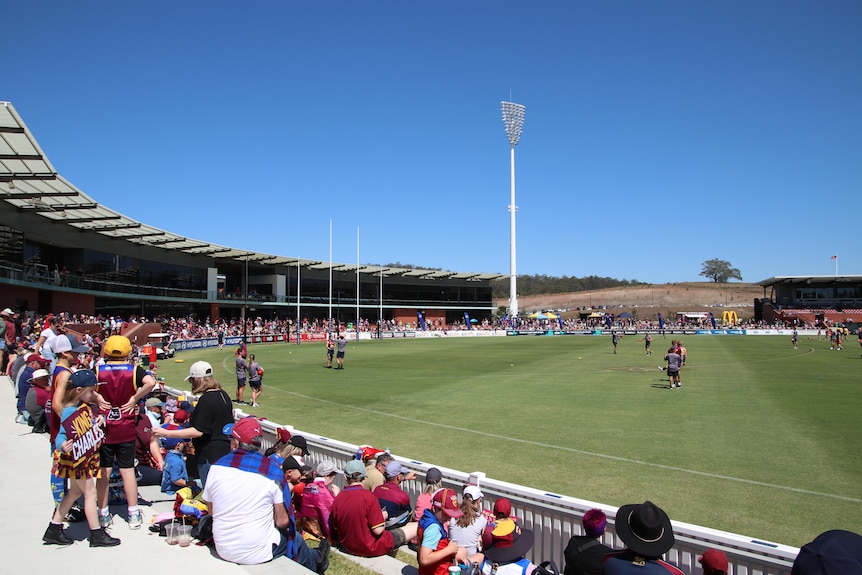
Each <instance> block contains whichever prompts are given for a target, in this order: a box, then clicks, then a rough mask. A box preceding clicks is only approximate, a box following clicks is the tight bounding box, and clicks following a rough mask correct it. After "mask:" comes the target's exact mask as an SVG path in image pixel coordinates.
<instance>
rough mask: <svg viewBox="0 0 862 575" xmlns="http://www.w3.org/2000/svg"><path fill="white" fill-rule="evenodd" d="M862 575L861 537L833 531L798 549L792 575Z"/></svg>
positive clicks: (856, 534) (837, 530)
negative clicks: (853, 574)
mask: <svg viewBox="0 0 862 575" xmlns="http://www.w3.org/2000/svg"><path fill="white" fill-rule="evenodd" d="M860 572H862V535H859V534H858V533H853V532H852V531H844V530H842V529H834V530H832V531H826V532H824V533H821V534H820V535H818V536H817V537H816V538H815V539H814V541H812V542H811V543H806V544H805V545H803V546H802V548H801V549H800V550H799V555H797V556H796V560H795V561H794V562H793V569H792V570H791V571H790V573H791V574H792V575H849V574H850V573H860Z"/></svg>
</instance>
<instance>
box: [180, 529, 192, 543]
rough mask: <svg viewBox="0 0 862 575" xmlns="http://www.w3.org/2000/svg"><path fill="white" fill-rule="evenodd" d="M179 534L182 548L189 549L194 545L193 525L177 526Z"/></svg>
mask: <svg viewBox="0 0 862 575" xmlns="http://www.w3.org/2000/svg"><path fill="white" fill-rule="evenodd" d="M177 532H178V533H179V537H178V539H179V543H180V547H188V546H189V545H191V544H192V526H191V525H177Z"/></svg>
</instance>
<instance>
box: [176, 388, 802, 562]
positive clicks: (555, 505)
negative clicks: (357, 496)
mask: <svg viewBox="0 0 862 575" xmlns="http://www.w3.org/2000/svg"><path fill="white" fill-rule="evenodd" d="M166 390H167V391H168V392H169V393H172V394H175V395H177V394H182V393H183V392H181V391H179V390H173V389H170V388H168V389H166ZM245 415H247V414H245V413H243V412H242V411H241V410H239V409H237V410H235V416H236V417H237V418H240V417H244V416H245ZM261 424H262V427H263V430H264V449H265V448H267V447H270V446H271V445H273V444H274V443H275V440H276V435H275V433H276V432H275V430H276V428H278V427H286V428H287V429H289V430H290V431H291V433H293V434H297V435H302V436H303V437H305V439H306V441H307V442H308V449H309V451H310V454H309V455H308V456H307V457H306V458H305V460H306V463H308V464H309V465H312V466H315V467H316V466H317V464H318V463H320V462H321V461H324V460H330V461H333V462H334V463H335V464H336V465H338V467H339V468H343V467H344V465H345V463H346V462H347V461H349V460H350V459H353V458H354V457H355V455H356V452H357V450H358V449H359V446H358V445H353V444H350V443H345V442H343V441H339V440H337V439H332V438H330V437H323V436H320V435H317V434H314V433H311V432H306V431H302V430H299V429H294V428H293V426H289V425H279V424H277V423H274V422H271V421H262V422H261ZM393 457H394V458H395V459H397V460H398V461H400V462H401V463H402V464H403V465H404V466H405V467H406V468H407V469H409V470H411V471H415V472H416V478H414V479H411V480H408V481H405V482H403V483H402V484H401V488H402V489H403V490H404V491H406V492H407V493H408V494H409V495H410V498H411V500H412V501H416V497H417V496H418V495H419V494H420V493H421V492H422V489H423V488H424V486H425V481H424V478H425V473H426V472H427V471H428V469H429V468H431V467H437V468H438V469H439V470H440V471H441V472H442V474H443V484H444V486H446V487H451V488H453V489H455V491H457V492H458V493H459V494H460V493H461V489H462V488H463V487H464V486H465V485H468V484H473V485H478V486H479V487H480V488H481V489H482V492H483V493H484V495H485V500H484V502H483V505H485V507H487V508H490V507H491V506H492V505H493V502H494V501H495V500H496V499H498V498H500V497H506V498H507V499H509V500H510V501H511V502H512V514H513V515H515V516H516V517H518V518H520V521H521V523H522V525H523V527H525V528H527V529H532V530H533V531H534V532H535V543H534V545H533V548H532V550H531V552H530V554H529V555H528V558H529V559H530V560H531V561H533V562H534V563H539V562H541V561H546V560H552V561H554V562H555V563H556V564H557V565H558V566H560V568H562V567H563V565H564V563H565V560H564V558H563V551H564V550H565V548H566V544H567V543H568V541H569V538H571V537H572V536H574V535H583V534H584V532H583V528H582V526H581V518H582V517H583V516H584V513H586V512H587V511H588V510H590V509H593V508H598V509H601V510H602V511H604V512H605V514H607V516H608V527H607V530H606V531H605V534H604V536H603V537H602V543H604V544H605V545H608V546H609V547H612V548H623V547H624V546H625V545H624V544H623V542H622V541H621V540H619V539H618V538H617V535H616V531H615V529H614V517H615V515H616V511H617V508H616V507H611V506H608V505H604V504H601V503H597V502H594V501H587V500H584V499H577V498H574V497H567V496H564V495H558V494H554V493H546V492H544V491H540V490H537V489H532V488H530V487H525V486H523V485H517V484H514V483H507V482H505V481H497V480H495V479H493V478H489V477H487V476H486V475H485V473H483V472H481V471H473V472H464V471H459V470H457V469H448V468H446V467H440V466H439V465H434V464H433V463H428V462H424V461H416V460H413V459H410V458H409V457H404V456H399V455H397V454H393ZM673 530H674V536H675V538H676V543H675V545H674V547H673V548H672V549H671V550H670V551H668V552H667V553H666V554H665V557H664V559H665V560H666V561H669V562H671V563H674V564H675V565H677V566H678V567H679V568H680V569H682V570H683V571H684V572H686V573H688V574H689V575H700V574H701V573H703V571H702V569H701V567H700V564H699V563H698V562H697V557H698V556H700V555H702V554H703V552H704V551H706V550H707V549H710V548H713V549H719V550H721V551H724V553H725V554H726V555H727V558H728V561H729V563H730V571H729V575H789V574H790V569H791V567H792V565H793V560H794V559H795V558H796V555H797V554H798V553H799V549H798V548H796V547H789V546H786V545H779V544H776V543H771V542H768V541H758V540H754V539H751V538H750V537H744V536H742V535H737V534H734V533H728V532H726V531H719V530H716V529H709V528H706V527H700V526H698V525H692V524H689V523H681V522H678V521H673Z"/></svg>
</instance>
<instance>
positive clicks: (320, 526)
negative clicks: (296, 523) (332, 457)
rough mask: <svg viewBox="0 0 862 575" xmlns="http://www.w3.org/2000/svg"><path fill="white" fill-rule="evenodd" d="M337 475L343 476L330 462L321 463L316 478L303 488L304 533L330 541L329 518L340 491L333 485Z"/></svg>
mask: <svg viewBox="0 0 862 575" xmlns="http://www.w3.org/2000/svg"><path fill="white" fill-rule="evenodd" d="M338 475H344V472H343V471H342V470H340V469H338V467H336V466H335V464H334V463H332V462H331V461H322V462H321V463H320V464H319V465H318V466H317V477H315V478H314V480H313V481H312V482H311V483H309V484H308V485H306V486H305V491H303V494H302V516H303V530H304V531H308V532H310V533H313V534H314V535H315V536H318V537H323V538H324V539H330V533H329V516H330V514H331V513H332V504H333V502H334V501H335V497H336V496H337V495H338V494H339V493H340V491H341V490H340V489H339V488H338V486H337V485H335V483H334V482H335V478H336V477H337V476H338ZM314 522H316V526H314ZM315 530H317V531H319V534H318V533H315Z"/></svg>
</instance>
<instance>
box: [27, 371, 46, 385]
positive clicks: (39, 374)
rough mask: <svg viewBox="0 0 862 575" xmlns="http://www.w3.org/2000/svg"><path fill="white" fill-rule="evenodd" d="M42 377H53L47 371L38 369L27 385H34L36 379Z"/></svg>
mask: <svg viewBox="0 0 862 575" xmlns="http://www.w3.org/2000/svg"><path fill="white" fill-rule="evenodd" d="M40 377H51V374H50V373H48V370H47V369H37V370H35V371H34V372H33V375H32V376H31V377H30V379H28V380H27V383H33V380H34V379H39V378H40Z"/></svg>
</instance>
